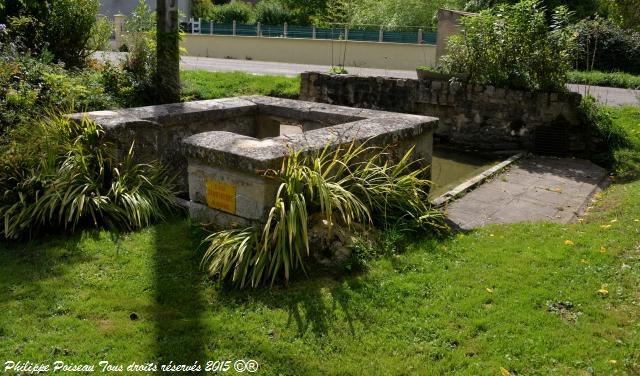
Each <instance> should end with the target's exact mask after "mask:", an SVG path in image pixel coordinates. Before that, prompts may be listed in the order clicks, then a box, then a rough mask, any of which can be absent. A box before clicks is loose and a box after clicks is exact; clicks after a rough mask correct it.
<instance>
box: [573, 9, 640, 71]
mask: <svg viewBox="0 0 640 376" xmlns="http://www.w3.org/2000/svg"><path fill="white" fill-rule="evenodd" d="M576 30H577V34H578V37H577V41H578V48H577V49H576V53H575V58H576V67H577V68H578V69H581V70H594V69H595V70H601V71H622V72H628V73H633V74H640V33H639V32H635V33H634V32H630V31H626V30H624V29H622V28H620V27H619V26H617V25H615V24H613V23H611V22H610V21H608V20H605V19H602V18H595V19H587V20H582V21H580V22H579V23H578V24H577V25H576Z"/></svg>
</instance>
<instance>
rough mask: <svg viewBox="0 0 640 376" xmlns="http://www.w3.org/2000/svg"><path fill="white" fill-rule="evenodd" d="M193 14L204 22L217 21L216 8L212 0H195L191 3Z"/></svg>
mask: <svg viewBox="0 0 640 376" xmlns="http://www.w3.org/2000/svg"><path fill="white" fill-rule="evenodd" d="M191 14H192V15H193V17H194V18H201V19H203V20H213V19H215V14H216V8H215V6H214V5H213V2H211V0H194V1H193V2H192V3H191Z"/></svg>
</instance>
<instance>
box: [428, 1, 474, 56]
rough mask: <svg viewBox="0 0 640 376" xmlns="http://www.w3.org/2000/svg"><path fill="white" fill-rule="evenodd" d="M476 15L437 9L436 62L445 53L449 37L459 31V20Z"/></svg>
mask: <svg viewBox="0 0 640 376" xmlns="http://www.w3.org/2000/svg"><path fill="white" fill-rule="evenodd" d="M475 14H476V13H468V12H460V11H457V10H448V9H439V10H438V43H437V46H438V47H437V50H436V61H438V60H440V57H441V56H442V55H444V54H445V53H446V52H447V51H446V48H447V42H448V41H449V37H450V36H452V35H454V34H457V33H458V32H459V31H460V18H462V17H466V16H473V15H475Z"/></svg>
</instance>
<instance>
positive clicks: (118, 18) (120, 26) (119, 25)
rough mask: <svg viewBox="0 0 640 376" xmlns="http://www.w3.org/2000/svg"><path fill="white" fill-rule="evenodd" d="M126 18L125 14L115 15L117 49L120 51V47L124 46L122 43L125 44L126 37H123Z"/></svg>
mask: <svg viewBox="0 0 640 376" xmlns="http://www.w3.org/2000/svg"><path fill="white" fill-rule="evenodd" d="M125 18H126V16H125V15H124V14H120V13H118V14H115V15H114V16H113V26H114V30H113V31H114V33H115V36H116V40H115V44H116V45H115V50H116V51H118V50H119V49H120V47H122V45H123V44H124V39H123V38H122V33H124V19H125Z"/></svg>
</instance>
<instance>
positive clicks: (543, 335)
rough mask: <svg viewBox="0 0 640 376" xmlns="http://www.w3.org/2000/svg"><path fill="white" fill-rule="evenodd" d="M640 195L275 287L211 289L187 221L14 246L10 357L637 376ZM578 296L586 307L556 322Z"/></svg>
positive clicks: (6, 347) (4, 295) (624, 191)
mask: <svg viewBox="0 0 640 376" xmlns="http://www.w3.org/2000/svg"><path fill="white" fill-rule="evenodd" d="M638 197H640V182H635V183H629V184H624V185H616V186H615V187H613V188H611V189H610V190H609V191H608V192H607V193H606V194H605V195H604V198H603V199H602V200H601V201H600V203H599V204H598V205H597V207H596V208H595V209H594V210H593V213H592V214H591V215H590V216H588V217H587V221H585V223H583V224H575V225H554V224H520V225H509V226H492V227H488V228H485V229H482V230H479V231H475V232H472V233H468V234H459V235H456V236H454V237H452V238H450V239H448V240H445V241H434V240H428V239H423V240H418V241H416V242H415V243H414V244H413V245H411V246H410V247H409V249H408V250H407V251H406V252H404V253H402V254H399V255H397V256H393V257H390V258H384V259H380V260H377V261H374V262H373V263H372V264H371V269H370V271H369V272H368V273H365V274H362V275H354V276H346V277H344V276H337V275H335V276H332V275H329V276H327V275H324V276H320V275H316V276H312V277H311V278H310V279H307V280H300V281H294V282H293V283H292V284H291V286H290V287H289V288H275V289H273V290H271V289H259V290H250V291H241V292H237V291H232V290H230V289H228V288H224V287H221V286H219V285H217V284H215V283H212V282H210V281H208V280H206V279H205V277H204V273H203V272H201V271H199V269H198V264H199V259H200V257H201V254H198V253H196V252H195V251H194V249H195V248H196V243H197V241H198V240H199V239H200V238H199V235H198V234H197V233H196V232H194V231H193V230H192V228H191V227H190V225H189V223H188V222H187V221H186V220H176V221H174V222H172V223H168V224H162V225H157V226H154V227H151V228H148V229H146V230H143V231H140V232H137V233H132V234H130V235H127V236H125V237H124V238H123V239H122V242H121V244H120V246H119V247H117V246H116V244H115V243H114V242H113V239H112V237H111V236H110V234H109V233H106V232H86V233H84V234H81V235H77V236H75V237H73V238H70V239H69V238H66V239H65V238H59V237H58V238H53V239H49V240H46V241H42V242H32V243H28V244H5V245H2V246H0V310H1V312H2V313H3V319H2V320H1V321H0V337H1V338H2V340H1V341H0V359H12V360H30V361H41V362H45V361H52V360H53V359H59V360H63V361H65V362H68V363H86V362H89V363H92V362H96V363H97V362H98V361H99V360H103V359H104V360H108V361H110V362H114V363H125V364H129V363H131V362H134V361H135V362H137V363H144V362H159V363H167V362H169V361H170V360H172V361H174V362H178V363H186V364H193V362H194V361H195V360H198V361H199V362H200V364H202V363H203V362H205V361H206V360H217V359H236V358H251V359H255V360H257V361H258V362H259V363H260V364H261V367H262V370H261V372H260V374H264V375H277V374H285V375H294V374H297V375H314V374H341V375H344V374H353V375H360V374H382V375H387V374H388V375H397V374H434V375H436V374H442V373H446V372H449V373H456V374H467V375H496V374H499V372H500V367H504V368H506V369H508V370H511V371H517V372H518V374H529V375H532V374H533V375H543V374H562V375H582V374H586V373H589V372H595V373H596V374H616V373H618V374H624V373H628V374H637V373H638V372H640V355H639V354H640V325H639V323H640V321H639V320H640V307H639V303H638V302H639V301H640V293H639V292H638V285H639V284H640V236H639V235H638V234H639V233H640V222H638V220H640V205H638ZM603 226H604V228H603ZM608 226H610V227H608ZM566 240H571V241H572V242H573V245H566V244H565V241H566ZM603 247H604V248H603ZM603 250H604V252H603ZM603 285H607V286H606V289H607V290H608V292H609V294H608V296H607V297H602V296H600V295H599V294H598V293H597V291H598V290H600V289H601V288H602V287H603ZM567 301H569V302H571V304H572V305H573V309H572V310H571V311H569V312H563V314H564V315H558V314H556V313H553V312H550V310H549V307H550V306H552V305H553V304H554V303H557V302H567ZM133 312H135V313H136V314H137V316H138V319H137V320H131V319H130V315H131V313H133ZM575 317H577V319H576V320H575V322H573V318H575ZM611 361H615V364H613V363H612V362H611Z"/></svg>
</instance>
